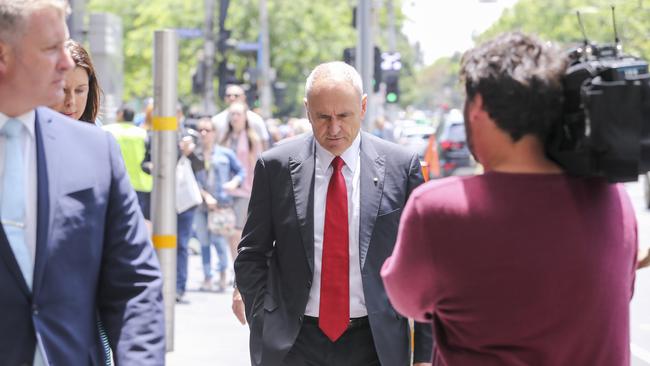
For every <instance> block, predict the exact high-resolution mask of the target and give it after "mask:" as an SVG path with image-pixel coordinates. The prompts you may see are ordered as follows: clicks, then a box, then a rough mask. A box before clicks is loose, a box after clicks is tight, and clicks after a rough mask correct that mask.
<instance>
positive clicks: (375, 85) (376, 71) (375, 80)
mask: <svg viewBox="0 0 650 366" xmlns="http://www.w3.org/2000/svg"><path fill="white" fill-rule="evenodd" d="M374 52H375V53H374V57H373V64H374V68H373V73H372V90H373V91H374V92H375V93H377V92H378V91H379V84H381V50H380V49H379V47H377V46H375V47H374Z"/></svg>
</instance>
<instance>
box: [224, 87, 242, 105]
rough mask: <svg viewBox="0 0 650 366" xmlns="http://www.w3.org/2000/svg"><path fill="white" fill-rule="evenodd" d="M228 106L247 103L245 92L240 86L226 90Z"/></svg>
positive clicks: (225, 98) (225, 97)
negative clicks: (235, 103)
mask: <svg viewBox="0 0 650 366" xmlns="http://www.w3.org/2000/svg"><path fill="white" fill-rule="evenodd" d="M224 100H225V102H226V104H228V105H231V104H233V103H234V102H245V101H246V96H245V95H244V90H243V89H242V88H240V87H238V86H229V87H228V88H226V95H225V96H224Z"/></svg>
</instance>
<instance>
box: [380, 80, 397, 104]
mask: <svg viewBox="0 0 650 366" xmlns="http://www.w3.org/2000/svg"><path fill="white" fill-rule="evenodd" d="M384 81H385V82H386V103H397V102H399V74H397V73H390V74H388V75H385V76H384Z"/></svg>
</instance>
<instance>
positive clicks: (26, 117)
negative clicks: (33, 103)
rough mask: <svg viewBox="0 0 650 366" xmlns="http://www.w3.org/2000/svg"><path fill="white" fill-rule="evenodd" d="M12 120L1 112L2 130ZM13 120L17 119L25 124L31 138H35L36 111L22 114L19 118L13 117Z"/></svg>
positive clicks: (0, 126) (0, 125) (0, 127)
mask: <svg viewBox="0 0 650 366" xmlns="http://www.w3.org/2000/svg"><path fill="white" fill-rule="evenodd" d="M9 119H10V117H9V116H7V115H6V114H4V113H2V112H0V130H1V129H2V128H3V127H4V126H5V123H7V121H8V120H9ZM11 119H17V120H19V121H20V122H22V123H23V125H24V126H25V128H26V129H27V131H29V134H30V135H31V137H34V128H35V127H34V125H35V124H36V110H34V109H32V110H31V111H29V112H27V113H25V114H21V115H20V116H18V117H11Z"/></svg>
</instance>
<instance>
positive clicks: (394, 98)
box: [386, 93, 397, 103]
mask: <svg viewBox="0 0 650 366" xmlns="http://www.w3.org/2000/svg"><path fill="white" fill-rule="evenodd" d="M386 101H387V102H388V103H395V102H397V93H388V94H386Z"/></svg>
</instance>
